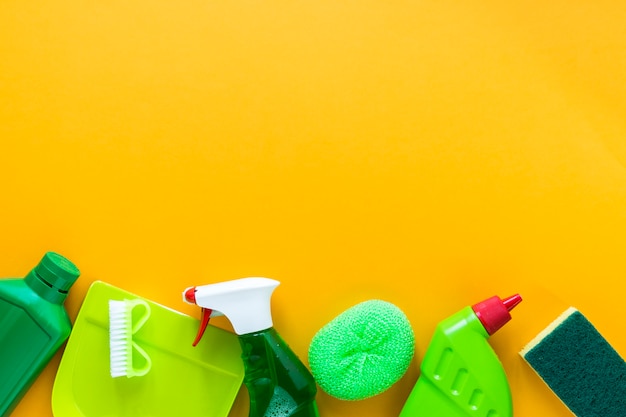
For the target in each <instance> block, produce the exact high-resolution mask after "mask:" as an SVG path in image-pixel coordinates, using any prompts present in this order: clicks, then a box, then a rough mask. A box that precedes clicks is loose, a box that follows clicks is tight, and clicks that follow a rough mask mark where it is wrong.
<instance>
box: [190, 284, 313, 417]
mask: <svg viewBox="0 0 626 417" xmlns="http://www.w3.org/2000/svg"><path fill="white" fill-rule="evenodd" d="M278 284H279V282H278V281H275V280H273V279H269V278H262V277H252V278H242V279H236V280H232V281H225V282H220V283H217V284H209V285H202V286H197V287H191V288H188V289H186V290H185V291H184V292H183V299H184V300H185V301H186V302H188V303H191V304H196V305H198V306H200V307H202V320H201V323H200V330H199V332H198V336H197V337H196V340H195V341H194V343H193V345H194V346H195V345H196V344H197V343H198V341H199V340H200V338H201V337H202V334H203V333H204V329H206V326H207V324H208V322H209V317H212V316H217V315H224V316H226V317H227V318H228V319H229V320H230V322H231V323H232V325H233V328H234V330H235V333H237V335H238V337H239V343H240V344H241V349H242V354H241V359H242V360H243V363H244V369H245V375H244V383H245V384H246V387H247V388H248V393H249V394H250V413H249V416H250V417H319V413H318V410H317V404H316V403H315V394H316V391H317V388H316V384H315V380H314V379H313V376H312V375H311V373H310V372H309V370H308V369H307V368H306V367H305V366H304V364H303V363H302V362H301V361H300V359H298V357H297V356H296V354H295V353H294V352H293V351H292V350H291V349H290V348H289V346H288V345H287V344H286V343H285V341H284V340H283V339H282V338H281V337H280V335H279V334H278V333H277V332H276V330H274V327H273V324H272V316H271V313H270V297H271V295H272V292H273V291H274V289H275V288H276V287H277V286H278Z"/></svg>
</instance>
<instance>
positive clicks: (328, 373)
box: [309, 300, 415, 401]
mask: <svg viewBox="0 0 626 417" xmlns="http://www.w3.org/2000/svg"><path fill="white" fill-rule="evenodd" d="M414 351H415V337H414V335H413V329H412V328H411V324H410V323H409V320H408V319H407V317H406V315H405V314H404V313H403V312H402V310H400V309H399V308H398V307H396V306H395V305H393V304H391V303H389V302H387V301H383V300H368V301H363V302H361V303H359V304H356V305H354V306H352V307H350V308H349V309H347V310H346V311H344V312H343V313H341V314H340V315H338V316H337V317H335V318H334V319H332V320H331V321H330V322H328V323H327V324H326V325H325V326H323V327H322V328H321V329H320V330H319V331H318V332H317V333H316V334H315V336H313V339H312V340H311V344H310V346H309V365H310V367H311V372H312V373H313V377H314V378H315V381H316V382H317V383H318V385H319V386H320V388H321V389H322V390H324V392H326V393H327V394H329V395H331V396H333V397H335V398H338V399H340V400H352V401H354V400H363V399H366V398H369V397H373V396H375V395H378V394H380V393H382V392H384V391H386V390H387V389H388V388H390V387H391V386H392V385H393V384H394V383H396V382H397V381H398V380H399V379H400V378H401V377H402V376H403V375H404V374H405V373H406V371H407V369H408V368H409V365H410V363H411V360H412V359H413V353H414Z"/></svg>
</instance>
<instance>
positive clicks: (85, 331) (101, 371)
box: [52, 281, 244, 417]
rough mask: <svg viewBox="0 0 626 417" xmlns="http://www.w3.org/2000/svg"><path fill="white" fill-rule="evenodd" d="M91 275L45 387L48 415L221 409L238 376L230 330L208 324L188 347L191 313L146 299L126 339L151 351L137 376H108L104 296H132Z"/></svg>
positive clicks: (222, 414)
mask: <svg viewBox="0 0 626 417" xmlns="http://www.w3.org/2000/svg"><path fill="white" fill-rule="evenodd" d="M138 298H141V297H138V296H136V295H134V294H131V293H128V292H126V291H123V290H121V289H119V288H116V287H113V286H111V285H109V284H106V283H104V282H100V281H97V282H94V283H93V284H92V285H91V287H90V288H89V291H88V292H87V295H86V296H85V299H84V301H83V305H82V307H81V309H80V311H79V313H78V316H77V318H76V322H75V323H74V328H73V330H72V333H71V334H70V338H69V340H68V342H67V346H66V348H65V352H64V353H63V357H62V359H61V363H60V365H59V369H58V372H57V375H56V379H55V381H54V387H53V390H52V412H53V414H54V416H55V417H130V416H132V417H148V416H150V417H161V416H162V417H172V416H202V417H226V416H228V413H229V411H230V409H231V407H232V404H233V402H234V400H235V397H236V395H237V392H238V391H239V388H240V387H241V384H242V381H243V374H244V369H243V364H242V361H241V347H240V345H239V341H238V340H237V337H236V336H235V334H233V333H230V332H228V331H225V330H223V329H219V328H216V327H212V326H209V328H207V330H206V333H205V336H204V338H203V340H202V342H201V343H200V344H199V345H198V346H196V347H192V345H191V343H192V342H193V340H194V338H195V335H196V332H197V330H198V320H197V319H194V318H192V317H189V316H186V315H184V314H182V313H179V312H176V311H174V310H171V309H169V308H166V307H164V306H161V305H159V304H157V303H154V302H152V301H149V300H145V301H147V302H148V304H149V306H150V311H151V313H150V318H149V319H148V320H147V321H146V322H145V324H144V325H143V327H142V328H141V330H139V331H138V332H137V333H135V334H134V335H133V341H134V342H136V343H137V344H138V345H139V346H141V347H142V348H143V350H144V351H145V353H146V354H147V355H148V356H149V357H150V359H151V361H152V366H151V368H150V371H149V372H148V373H147V374H146V375H144V376H140V377H133V378H127V377H121V378H112V377H111V373H110V356H109V312H108V308H109V300H123V299H138Z"/></svg>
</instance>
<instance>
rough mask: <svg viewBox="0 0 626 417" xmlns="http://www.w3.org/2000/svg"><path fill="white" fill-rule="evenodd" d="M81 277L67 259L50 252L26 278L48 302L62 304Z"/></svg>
mask: <svg viewBox="0 0 626 417" xmlns="http://www.w3.org/2000/svg"><path fill="white" fill-rule="evenodd" d="M79 275H80V271H79V270H78V268H77V267H76V266H75V265H74V264H73V263H72V262H70V261H69V260H68V259H67V258H65V257H63V256H61V255H59V254H58V253H55V252H48V253H46V254H45V255H44V256H43V258H42V259H41V261H39V264H37V266H36V267H34V268H33V270H32V271H30V273H29V274H28V275H27V276H26V281H27V282H28V283H29V285H30V286H31V287H32V288H33V289H34V290H35V291H36V292H37V293H38V294H39V295H40V296H42V297H43V298H45V299H46V300H48V301H50V302H53V303H61V302H63V300H65V297H67V293H68V291H69V289H70V288H71V287H72V285H73V284H74V282H76V279H78V276H79Z"/></svg>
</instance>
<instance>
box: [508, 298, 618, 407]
mask: <svg viewBox="0 0 626 417" xmlns="http://www.w3.org/2000/svg"><path fill="white" fill-rule="evenodd" d="M520 355H521V356H522V357H523V358H524V360H526V362H528V364H529V365H530V366H531V368H532V369H533V370H534V371H535V372H536V373H537V375H539V377H540V378H542V379H543V381H544V382H545V383H546V384H547V385H548V387H550V389H551V390H552V391H553V392H554V393H555V394H556V395H557V397H558V398H559V399H560V400H561V401H562V402H563V404H565V406H566V407H567V408H569V410H570V411H571V412H572V413H574V414H575V415H576V416H578V417H595V416H603V417H623V416H626V362H624V359H622V358H621V357H620V355H619V354H618V353H617V352H616V351H615V349H613V347H612V346H611V345H610V344H609V343H608V342H607V340H606V339H605V338H604V337H603V336H602V334H600V332H599V331H598V330H597V329H596V328H595V327H594V326H593V324H591V322H590V321H589V320H587V318H585V316H584V315H583V314H582V313H581V312H580V311H578V310H577V309H576V308H574V307H570V308H568V309H567V310H565V312H563V313H562V314H561V315H560V316H559V317H557V318H556V319H555V320H554V321H553V322H552V323H551V324H550V325H549V326H548V327H546V328H545V329H544V330H543V331H541V332H540V333H539V334H538V335H537V336H536V337H535V338H534V339H533V340H532V341H530V342H529V343H528V344H527V345H526V346H525V347H524V348H523V349H522V351H521V352H520Z"/></svg>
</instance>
